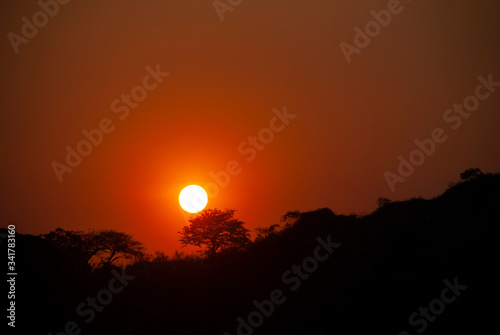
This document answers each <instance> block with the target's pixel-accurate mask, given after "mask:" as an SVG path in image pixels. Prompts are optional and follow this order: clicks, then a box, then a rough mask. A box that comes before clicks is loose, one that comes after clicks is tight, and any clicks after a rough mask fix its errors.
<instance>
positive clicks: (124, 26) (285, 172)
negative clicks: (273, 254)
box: [0, 0, 500, 254]
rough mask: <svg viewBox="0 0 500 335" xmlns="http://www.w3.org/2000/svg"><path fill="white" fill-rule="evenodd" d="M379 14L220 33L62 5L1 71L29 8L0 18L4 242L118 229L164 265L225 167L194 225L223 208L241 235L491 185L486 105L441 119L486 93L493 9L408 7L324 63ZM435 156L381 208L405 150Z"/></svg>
mask: <svg viewBox="0 0 500 335" xmlns="http://www.w3.org/2000/svg"><path fill="white" fill-rule="evenodd" d="M389 2H390V1H371V0H370V1H368V0H365V1H347V0H343V1H336V0H315V1H313V0H275V1H256V0H252V1H250V0H243V1H242V3H241V5H239V6H236V7H235V8H234V10H233V11H232V12H230V11H228V12H226V13H224V21H221V20H220V18H219V16H218V14H217V12H216V10H215V9H214V7H213V4H212V1H209V0H197V1H180V0H177V1H173V0H171V1H167V0H165V1H160V0H154V1H153V0H145V1H131V0H120V1H118V0H114V1H70V2H69V3H68V4H65V5H60V8H59V12H58V13H57V14H56V15H55V16H54V17H52V18H50V19H49V21H48V24H47V25H45V26H43V27H40V28H39V31H38V33H37V34H36V36H34V37H33V38H31V39H29V40H28V43H27V44H21V45H20V46H19V52H18V53H17V54H16V53H15V51H14V48H13V47H12V45H11V42H10V41H9V39H8V37H7V36H8V34H9V33H10V32H13V33H15V34H18V35H20V34H21V28H22V25H23V22H22V21H21V19H22V17H23V16H26V17H27V18H28V20H30V21H32V17H33V14H35V13H36V12H37V11H39V10H40V6H39V4H38V3H37V2H36V1H33V0H26V1H22V2H19V1H9V2H7V1H3V2H1V3H0V13H1V14H0V15H1V16H2V20H1V21H0V29H1V35H2V36H4V37H3V38H2V45H1V48H2V49H1V50H2V51H1V73H2V76H1V78H0V81H1V87H2V90H1V99H0V107H1V132H0V136H1V146H0V153H1V157H2V165H1V168H2V173H1V182H2V188H1V192H2V193H1V202H0V203H1V204H0V222H1V225H2V226H6V225H7V224H9V223H11V222H13V223H15V224H16V226H17V230H18V232H20V233H31V234H42V233H47V232H48V231H50V230H52V229H55V228H56V227H62V228H65V229H78V230H87V229H116V230H119V231H123V232H126V233H129V234H133V235H134V236H135V237H136V238H137V239H138V240H140V241H142V242H144V243H145V244H146V246H147V248H148V251H149V252H153V251H155V250H162V251H165V252H167V253H168V254H171V253H173V251H174V250H177V249H179V250H180V244H179V242H178V238H179V235H178V234H177V231H179V230H180V229H181V228H182V226H184V225H185V224H186V220H187V218H189V216H188V215H187V214H186V213H185V212H183V211H182V210H181V209H180V207H179V204H178V201H177V198H178V195H179V192H180V191H181V189H182V188H183V187H184V186H187V185H189V184H199V185H201V186H205V185H206V184H208V183H209V182H211V177H210V175H209V174H210V172H211V171H213V172H217V171H219V170H223V169H225V167H226V164H227V162H228V161H231V160H236V161H238V162H239V163H240V166H241V168H242V171H241V173H239V174H238V175H235V176H233V177H232V178H231V180H230V182H229V184H228V185H227V186H226V187H224V188H222V189H221V191H220V193H219V195H218V196H216V197H213V198H211V199H209V204H208V207H212V208H213V207H218V208H225V207H227V208H236V209H237V210H238V211H237V216H238V218H240V219H241V220H243V221H244V222H246V223H247V227H248V228H250V229H252V230H253V229H254V228H256V227H264V226H268V225H271V224H274V223H278V222H279V219H280V217H281V216H282V215H283V214H285V213H286V211H288V210H300V211H306V210H314V209H316V208H320V207H330V208H331V209H332V210H333V211H334V212H336V213H339V214H349V213H352V212H355V213H358V214H367V213H369V212H371V211H372V210H374V209H375V208H376V200H377V198H378V197H388V198H390V199H401V200H402V199H407V198H411V197H415V196H422V197H432V196H436V195H438V194H440V193H441V192H443V191H444V190H445V189H446V187H447V184H448V182H450V181H456V180H457V179H458V175H459V173H460V172H462V171H464V170H465V169H467V168H470V167H480V168H481V169H483V170H484V171H490V172H499V171H500V158H499V155H498V144H499V143H500V132H498V125H499V121H500V116H499V113H498V107H499V105H500V88H499V89H498V91H497V92H495V93H493V94H491V96H490V97H489V98H488V99H487V100H485V101H482V102H481V104H480V106H479V108H478V109H477V110H476V111H474V112H473V113H472V115H471V116H470V117H469V118H468V119H465V120H463V123H462V125H461V126H460V127H459V128H458V129H457V130H452V129H451V127H450V125H449V124H447V123H446V122H444V121H443V113H444V112H445V111H446V110H447V109H448V108H450V107H452V106H453V104H455V103H462V102H463V100H464V99H465V98H466V97H467V96H469V95H471V94H473V93H474V90H475V88H476V86H477V85H478V83H479V82H478V80H477V77H478V76H480V75H482V76H485V77H487V76H488V75H489V74H492V75H493V78H494V79H496V80H498V81H500V64H499V62H498V60H499V59H500V44H499V40H498V32H499V31H500V20H498V13H500V2H498V1H493V0H492V1H473V0H470V1H466V0H464V1H452V0H448V1H430V0H427V1H426V0H419V1H412V2H410V1H408V0H402V1H401V6H402V7H403V10H402V11H401V12H400V13H399V14H394V15H393V16H392V20H391V22H390V23H389V24H388V25H387V27H383V28H382V29H381V31H380V33H379V34H378V35H377V36H375V37H373V38H372V40H371V42H370V44H369V45H368V46H367V47H366V48H364V49H362V50H361V52H360V53H359V54H353V55H352V62H351V63H350V64H348V63H347V61H346V59H345V57H344V55H343V54H342V51H341V49H340V47H339V44H340V43H341V42H346V43H349V44H351V45H353V44H354V42H353V39H354V34H355V32H354V30H353V28H354V27H356V26H358V27H361V28H362V29H364V26H365V24H366V23H367V22H369V21H371V20H373V17H372V16H371V15H370V11H371V10H375V11H379V10H382V9H386V8H387V5H388V3H389ZM157 64H159V67H160V69H161V70H162V71H165V72H168V73H169V74H170V75H169V76H168V77H166V78H164V79H163V82H162V83H160V84H159V85H158V87H156V88H155V89H153V90H151V91H149V92H148V95H147V97H146V98H145V100H144V101H142V102H140V103H139V104H138V106H137V107H136V108H134V109H131V110H130V114H129V115H128V117H127V118H125V119H123V120H121V119H120V118H119V116H120V115H121V114H120V113H118V114H117V113H114V112H113V110H112V109H111V103H112V102H113V101H114V100H116V99H120V97H121V95H122V94H130V92H131V90H132V89H133V88H134V87H135V86H137V85H141V84H142V81H143V78H144V76H145V75H146V74H147V71H146V67H147V66H150V67H152V68H155V67H156V65H157ZM284 106H286V108H287V110H288V112H289V113H291V114H295V115H296V117H295V118H294V119H293V120H291V121H290V123H289V124H288V125H287V126H286V128H285V129H284V130H283V131H282V132H279V133H276V134H275V135H274V139H273V140H272V141H271V142H270V143H269V144H267V145H266V147H265V148H264V149H263V150H262V151H260V152H258V155H257V156H256V157H255V159H254V160H253V161H251V162H247V161H246V159H245V158H246V157H247V156H243V155H241V154H240V153H239V152H238V146H239V145H240V144H241V143H242V142H243V141H245V140H247V137H248V136H255V135H257V134H258V132H259V131H260V130H261V129H262V128H265V127H268V126H269V122H270V120H271V119H272V118H273V116H274V114H273V109H274V108H276V109H278V110H282V109H283V107H284ZM105 118H109V119H111V121H112V124H113V126H114V127H115V128H114V130H113V132H111V133H109V134H105V135H104V139H103V141H102V143H101V144H100V145H99V146H96V147H94V148H93V152H92V153H91V154H90V155H88V156H87V157H84V158H83V161H82V163H81V164H80V165H79V166H77V167H76V168H75V169H74V171H73V172H71V173H67V174H64V175H63V178H64V180H63V182H61V183H60V182H59V181H58V178H57V176H56V174H55V173H54V171H53V168H52V166H51V164H52V162H53V161H58V162H60V163H65V156H66V149H65V148H66V146H70V147H72V148H75V147H76V145H77V144H78V142H79V141H81V140H83V139H84V136H83V135H82V130H83V129H87V130H91V129H93V128H96V127H98V126H99V123H100V122H101V120H102V119H105ZM435 128H442V129H444V130H445V131H446V134H447V135H448V139H447V141H445V142H444V143H442V144H438V145H437V146H436V151H435V152H434V154H432V155H431V156H429V157H427V158H426V159H425V162H424V163H423V164H422V165H421V166H419V167H417V168H416V169H415V172H414V173H413V174H412V175H411V176H410V177H408V178H407V180H406V181H405V182H404V183H398V184H397V185H396V191H395V192H391V190H390V188H389V187H388V184H387V182H386V180H385V178H384V172H385V171H391V172H394V173H396V172H397V168H398V156H399V155H402V156H404V157H406V158H408V155H409V154H410V153H411V152H412V151H413V150H415V149H416V146H415V144H414V143H413V142H414V140H415V139H416V138H418V139H423V138H428V137H429V136H430V134H431V132H432V130H433V129H435Z"/></svg>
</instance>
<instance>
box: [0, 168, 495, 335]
mask: <svg viewBox="0 0 500 335" xmlns="http://www.w3.org/2000/svg"><path fill="white" fill-rule="evenodd" d="M462 179H463V181H462V182H459V183H457V184H455V185H452V186H450V188H449V189H448V190H447V191H446V192H444V193H443V194H442V195H440V196H438V197H436V198H433V199H429V200H426V199H420V198H416V199H411V200H407V201H401V202H399V201H398V202H391V201H389V200H388V199H380V200H379V205H380V207H379V208H378V209H377V210H376V211H375V212H373V213H372V214H370V215H367V216H364V217H356V216H354V215H351V216H344V215H336V214H334V213H333V212H332V211H331V210H330V209H327V208H324V209H318V210H316V211H313V212H305V213H299V212H290V213H288V215H286V216H285V217H284V222H282V223H281V226H280V227H278V226H274V227H269V228H266V229H261V234H260V237H259V238H258V239H257V240H256V241H254V242H253V243H251V244H250V245H248V246H246V248H245V250H244V251H236V250H232V249H228V250H225V251H223V252H219V253H216V254H214V255H211V257H209V258H196V257H191V258H190V257H181V256H179V255H178V256H177V257H176V258H168V257H166V256H165V255H162V254H157V255H156V257H153V258H147V257H143V259H142V260H138V261H136V262H135V263H134V264H131V265H129V266H128V267H127V268H126V269H121V268H117V267H116V266H114V265H113V262H112V261H110V258H109V254H108V257H105V258H103V261H102V262H101V266H98V267H95V268H94V269H91V268H90V267H86V266H81V264H79V265H78V266H77V264H75V263H74V260H72V258H71V257H68V255H67V254H65V253H64V252H61V248H60V245H58V244H57V243H56V242H54V241H53V240H51V239H48V238H44V237H43V236H32V235H18V236H17V246H16V250H17V259H16V260H17V267H18V270H17V272H18V274H19V275H18V278H17V283H16V286H17V292H18V294H17V296H16V306H17V309H16V330H17V331H18V332H19V333H24V334H48V333H50V332H52V333H53V334H54V335H55V334H59V335H61V334H63V332H64V333H66V334H78V330H76V329H80V330H81V333H80V334H123V335H125V334H220V335H222V334H224V333H225V332H227V333H229V334H233V335H234V334H313V335H315V334H400V333H401V335H403V334H418V333H419V331H420V332H425V334H455V333H460V334H467V333H471V334H481V333H482V334H485V333H489V332H486V330H487V329H488V328H489V327H493V328H492V329H495V328H494V326H493V325H494V320H495V319H496V310H497V309H496V307H494V306H495V305H496V300H495V298H494V297H496V293H495V291H496V280H495V279H496V275H495V274H496V267H497V264H498V261H497V259H496V257H495V256H494V255H496V244H497V240H498V235H497V234H496V231H497V230H496V229H495V228H496V226H497V225H498V224H499V223H500V212H499V209H500V192H499V190H500V175H499V174H495V175H492V174H477V173H473V174H472V175H468V176H463V178H462ZM0 233H6V232H5V230H2V231H0ZM318 238H319V240H318ZM320 241H323V242H320ZM330 242H331V243H330ZM328 243H330V244H329V245H328ZM2 244H3V242H2ZM325 245H326V246H325ZM2 250H4V247H3V246H2ZM330 251H331V253H330ZM315 256H316V258H314V257H315ZM308 257H309V258H308ZM313 259H314V260H313ZM318 259H321V260H318ZM106 263H107V264H106ZM315 264H316V265H315ZM294 265H295V267H294ZM298 266H300V267H301V268H300V269H298V268H297V267H298ZM122 271H124V273H123V272H122ZM117 275H118V276H117ZM126 276H129V277H128V279H127V277H126ZM118 277H120V278H121V280H120V279H113V280H112V278H118ZM124 277H125V279H124ZM132 277H133V278H132ZM110 281H112V284H111V286H110ZM447 283H448V284H447ZM457 283H458V284H457ZM450 285H451V286H450ZM452 286H455V287H454V289H452V288H451V287H452ZM445 288H447V290H446V291H445V292H444V293H443V290H444V289H445ZM103 289H105V290H108V292H111V291H110V290H114V291H115V293H111V295H108V293H106V292H104V293H103V291H102V290H103ZM454 291H455V292H454ZM99 292H101V293H99ZM96 296H98V298H97V299H96V300H95V304H93V303H92V299H93V298H95V297H96ZM88 297H90V300H87V298H88ZM99 298H100V300H101V302H102V301H104V302H106V303H107V305H106V304H101V303H100V302H99ZM438 300H439V301H441V302H439V301H438ZM257 305H258V306H260V307H257ZM78 307H80V312H78V311H77V309H78ZM92 311H93V312H92ZM413 313H416V315H413V318H412V321H411V322H412V324H410V323H409V318H410V316H411V315H412V314H413ZM265 314H267V315H265ZM259 315H260V316H259ZM249 317H250V318H249ZM72 321H74V322H75V323H76V324H77V326H74V325H73V324H72V323H71V322H72ZM86 321H89V322H88V323H87V322H86ZM68 322H70V324H69V326H68V327H67V329H66V331H65V327H66V325H67V324H68ZM252 324H253V325H254V326H252ZM76 327H77V328H76ZM73 328H74V329H73ZM405 331H406V332H407V333H405Z"/></svg>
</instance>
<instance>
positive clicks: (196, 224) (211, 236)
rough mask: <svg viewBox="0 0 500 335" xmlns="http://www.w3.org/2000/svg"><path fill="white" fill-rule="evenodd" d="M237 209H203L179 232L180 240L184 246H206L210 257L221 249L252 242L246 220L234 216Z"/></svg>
mask: <svg viewBox="0 0 500 335" xmlns="http://www.w3.org/2000/svg"><path fill="white" fill-rule="evenodd" d="M235 211H236V210H235V209H224V210H220V209H217V208H214V209H205V210H203V211H201V212H200V213H199V214H198V216H196V217H194V218H191V219H189V220H188V221H189V222H190V225H189V226H184V227H183V228H182V231H180V232H179V234H181V238H180V240H179V241H180V242H181V243H182V246H183V247H185V246H187V245H189V244H190V245H194V246H197V247H200V248H204V249H205V250H204V252H205V254H206V255H207V256H209V257H211V256H213V255H215V254H216V253H217V252H218V251H221V250H227V249H242V248H244V247H245V246H247V245H249V244H250V243H251V241H250V231H249V230H248V229H246V228H245V227H243V225H244V224H245V223H244V222H242V221H240V220H238V219H235V218H234V212H235Z"/></svg>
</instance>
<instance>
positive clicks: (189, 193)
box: [179, 185, 208, 213]
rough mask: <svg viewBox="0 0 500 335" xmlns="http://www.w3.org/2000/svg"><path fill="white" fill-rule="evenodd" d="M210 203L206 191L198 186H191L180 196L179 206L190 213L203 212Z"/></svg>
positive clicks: (185, 188)
mask: <svg viewBox="0 0 500 335" xmlns="http://www.w3.org/2000/svg"><path fill="white" fill-rule="evenodd" d="M207 202H208V195H207V192H205V190H204V189H203V188H202V187H200V186H198V185H189V186H186V187H184V189H183V190H182V191H181V193H180V194H179V204H180V205H181V207H182V209H184V210H185V211H186V212H188V213H197V212H199V211H201V210H202V209H203V208H205V206H206V205H207Z"/></svg>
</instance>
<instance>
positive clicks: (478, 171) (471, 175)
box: [460, 168, 483, 180]
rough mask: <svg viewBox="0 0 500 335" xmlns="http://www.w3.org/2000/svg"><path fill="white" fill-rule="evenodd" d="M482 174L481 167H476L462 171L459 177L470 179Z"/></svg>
mask: <svg viewBox="0 0 500 335" xmlns="http://www.w3.org/2000/svg"><path fill="white" fill-rule="evenodd" d="M481 175H483V172H482V171H481V169H478V168H475V169H472V168H471V169H468V170H465V171H464V172H462V173H461V174H460V179H462V180H470V179H472V178H476V177H479V176H481Z"/></svg>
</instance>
